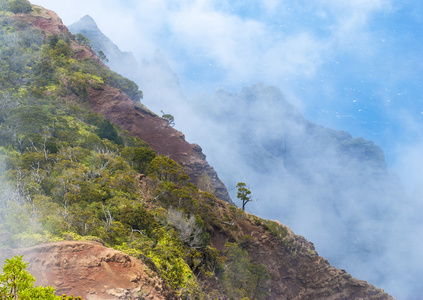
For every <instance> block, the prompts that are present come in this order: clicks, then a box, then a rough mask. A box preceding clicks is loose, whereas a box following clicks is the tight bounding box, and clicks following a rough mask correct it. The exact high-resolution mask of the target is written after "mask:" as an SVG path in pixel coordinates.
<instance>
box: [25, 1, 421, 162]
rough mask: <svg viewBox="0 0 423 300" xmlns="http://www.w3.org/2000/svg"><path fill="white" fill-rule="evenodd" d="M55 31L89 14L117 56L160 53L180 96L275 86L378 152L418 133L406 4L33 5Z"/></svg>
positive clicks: (414, 53) (417, 16) (414, 50)
mask: <svg viewBox="0 0 423 300" xmlns="http://www.w3.org/2000/svg"><path fill="white" fill-rule="evenodd" d="M33 3H37V4H41V5H43V6H45V7H47V8H50V9H53V10H54V11H56V12H57V13H58V14H59V15H60V16H61V17H62V18H63V21H64V23H65V24H71V23H73V22H75V21H77V20H78V19H79V18H81V17H82V16H83V15H85V14H90V15H91V16H92V17H93V18H94V19H95V20H96V22H97V23H98V25H99V27H100V29H101V30H102V31H103V32H104V33H105V34H106V35H107V36H108V37H110V38H111V39H112V40H113V41H114V42H115V43H116V44H117V45H119V47H120V48H121V49H122V50H124V51H132V52H133V53H134V54H135V55H136V58H137V59H138V60H139V61H141V60H143V59H148V60H149V59H151V58H152V57H153V55H154V52H155V50H156V49H160V50H161V51H162V52H163V53H164V55H165V56H166V58H167V59H168V60H169V63H170V66H171V68H172V69H173V70H174V71H175V72H176V73H177V74H178V76H179V77H180V78H181V82H182V85H183V88H184V92H185V93H188V94H194V93H208V94H211V93H212V92H213V91H214V90H215V89H216V88H217V87H219V86H222V87H224V88H226V89H228V90H230V91H233V92H235V91H237V90H239V89H240V88H241V87H243V86H245V85H249V84H254V83H256V82H266V83H268V84H275V85H278V86H280V87H281V88H282V90H283V91H284V92H285V94H286V95H287V97H288V98H289V99H290V100H291V101H292V102H296V103H297V104H298V105H299V107H300V108H301V109H302V110H303V113H304V114H305V115H306V117H307V118H309V119H311V120H313V121H315V122H316V123H320V124H324V125H327V126H331V127H334V128H337V129H341V130H347V131H349V132H351V133H352V134H353V135H355V136H364V137H366V138H368V139H372V140H375V141H376V142H377V143H378V144H380V145H382V146H383V147H384V149H385V151H386V153H387V158H388V162H389V163H390V164H391V165H393V162H394V161H395V150H394V148H393V147H392V146H391V143H390V142H389V141H388V139H391V135H396V138H398V135H403V134H405V131H406V129H404V128H402V126H401V124H400V122H401V121H393V120H392V119H391V115H392V114H395V113H396V111H397V110H398V109H399V108H402V107H406V108H407V109H408V110H410V112H411V113H410V117H411V118H413V119H415V121H416V122H420V123H422V115H421V114H420V113H421V112H422V111H423V106H422V105H420V104H419V103H421V102H422V96H421V95H422V94H423V86H422V85H421V84H420V77H421V74H422V72H423V63H422V61H421V59H420V53H421V52H422V51H423V43H422V42H421V41H422V40H423V38H422V34H423V32H422V30H421V28H422V26H423V25H422V23H423V22H422V17H421V16H422V15H423V8H422V5H421V4H419V3H417V2H415V1H399V0H369V1H361V0H360V1H347V0H344V1H328V0H318V1H305V0H302V1H276V0H267V1H249V2H245V1H229V2H224V3H222V2H221V1H213V0H201V1H200V0H198V1H192V0H191V1H188V0H186V1H178V2H175V1H169V0H154V1H135V0H125V1H124V0H120V1H119V0H101V1H100V0H90V1H84V0H61V1H56V0H34V1H33Z"/></svg>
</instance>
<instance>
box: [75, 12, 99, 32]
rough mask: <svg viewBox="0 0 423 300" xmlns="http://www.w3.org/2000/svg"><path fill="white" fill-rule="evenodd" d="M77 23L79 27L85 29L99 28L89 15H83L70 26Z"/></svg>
mask: <svg viewBox="0 0 423 300" xmlns="http://www.w3.org/2000/svg"><path fill="white" fill-rule="evenodd" d="M75 25H78V27H79V28H84V29H85V30H99V28H98V26H97V23H96V22H95V21H94V19H93V18H92V17H91V16H90V15H85V16H83V17H82V18H81V19H79V21H77V22H75V23H74V24H73V25H72V26H75Z"/></svg>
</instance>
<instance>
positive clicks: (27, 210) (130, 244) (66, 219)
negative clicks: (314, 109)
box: [0, 1, 392, 299]
mask: <svg viewBox="0 0 423 300" xmlns="http://www.w3.org/2000/svg"><path fill="white" fill-rule="evenodd" d="M21 3H29V2H27V1H23V2H22V1H21ZM33 9H34V11H35V9H39V11H35V12H31V13H29V14H25V13H22V14H21V13H19V14H12V15H10V16H5V15H2V16H1V17H2V18H5V21H6V22H5V23H6V24H9V25H10V24H11V26H13V28H14V30H16V31H17V32H19V30H22V26H23V24H25V23H24V22H26V24H27V25H26V27H24V28H26V30H27V31H22V34H21V35H16V36H12V38H15V37H18V38H15V39H14V40H13V41H14V44H12V43H10V44H12V45H13V46H14V47H15V48H11V50H16V51H12V52H13V53H14V55H15V56H16V57H13V59H12V58H11V57H10V56H8V55H7V53H9V52H1V53H0V54H1V55H2V58H3V59H2V60H1V62H2V63H4V62H6V63H12V62H15V61H16V60H15V58H22V60H18V61H19V63H20V64H21V65H23V66H26V67H27V68H25V67H23V68H21V69H20V68H16V65H14V64H12V65H2V67H4V68H9V70H10V72H9V73H7V74H12V75H14V74H15V73H16V74H21V75H25V76H21V77H25V80H16V81H14V82H12V83H10V82H7V81H5V80H2V81H1V84H2V88H4V90H5V91H8V92H9V95H4V94H3V93H2V95H1V96H2V102H1V104H2V111H0V119H1V121H2V123H1V124H2V126H1V127H0V134H1V137H2V138H1V139H0V143H1V144H0V145H1V148H0V158H1V160H0V161H1V162H2V166H1V168H2V169H3V168H4V172H3V173H2V177H1V179H2V182H1V185H0V189H1V191H2V193H1V194H0V200H1V201H0V204H1V210H0V220H1V221H2V223H1V224H0V225H1V228H0V234H1V236H2V237H4V239H2V247H12V248H21V247H25V246H29V245H31V244H40V243H43V242H46V241H51V240H54V239H59V240H60V239H64V238H65V239H70V238H71V239H74V238H75V239H95V240H100V241H101V242H103V243H107V244H108V245H112V246H114V247H116V248H119V249H123V250H125V251H126V252H129V253H131V254H132V255H134V256H138V257H139V258H140V259H142V260H143V261H144V263H145V264H146V265H148V267H149V268H150V269H152V270H155V271H156V272H157V273H158V274H159V275H160V277H162V279H163V280H164V281H165V282H166V285H168V286H169V287H171V288H172V289H174V290H175V293H176V294H177V295H178V297H179V298H191V297H198V298H206V296H207V293H215V295H217V296H216V297H217V298H222V299H227V298H232V299H234V298H235V299H237V298H240V299H241V298H245V297H247V295H252V297H257V298H265V299H293V298H298V297H302V298H304V299H316V297H325V298H326V299H330V298H333V299H337V298H346V299H355V298H363V297H365V298H366V299H392V297H390V296H389V295H387V294H386V293H384V292H382V291H381V290H379V289H377V288H375V287H374V286H371V285H369V284H366V283H364V282H363V281H358V280H356V279H353V278H352V277H351V276H350V275H348V274H347V273H346V272H345V271H342V270H337V269H335V268H333V267H331V266H330V265H329V263H328V262H327V261H326V260H324V259H322V258H321V257H319V256H318V254H317V252H316V251H315V250H314V247H313V244H311V243H310V242H307V241H306V240H305V239H304V238H302V237H301V236H297V235H294V234H293V232H292V231H291V230H290V229H289V228H287V227H286V226H284V225H281V224H278V223H276V222H272V221H268V220H263V219H260V218H258V217H256V216H253V215H250V214H247V213H245V212H243V211H241V210H240V209H238V208H236V207H235V206H230V205H229V204H228V203H227V202H224V201H221V200H219V199H217V198H216V197H215V196H214V195H212V194H211V193H208V192H207V188H212V187H213V186H210V184H207V183H210V181H211V182H213V181H212V180H213V178H205V179H204V178H199V179H203V180H205V183H206V184H204V183H202V182H200V184H199V187H200V188H198V187H196V186H194V185H192V184H191V183H189V182H187V181H188V176H187V174H185V173H184V169H185V170H188V171H189V167H190V166H191V167H192V168H193V171H191V172H187V173H190V174H193V175H194V178H195V175H196V173H195V170H196V168H198V170H200V171H204V169H205V168H206V167H205V165H204V164H202V161H204V155H202V152H201V151H200V150H201V148H199V146H195V145H189V144H188V143H186V142H185V141H184V140H183V136H182V134H181V133H180V132H178V131H176V130H174V129H173V128H171V127H170V126H169V124H168V123H166V120H163V119H161V118H160V117H157V116H156V115H154V114H153V113H151V112H150V111H148V110H147V109H146V108H145V107H143V106H142V105H141V104H140V103H139V102H138V100H139V98H140V96H141V93H140V91H139V90H138V89H137V86H136V85H135V84H134V83H133V82H130V81H128V80H127V79H125V78H122V77H120V76H119V75H118V74H115V73H113V72H111V71H110V70H108V69H106V68H105V67H104V65H103V64H102V63H101V62H100V60H99V59H98V58H97V57H96V55H95V53H93V51H92V50H91V49H89V48H87V47H86V46H84V45H81V44H78V43H77V41H76V40H75V39H74V38H73V37H72V36H71V35H70V34H69V33H68V32H67V31H66V30H65V29H63V31H60V29H61V28H63V27H62V25H63V24H62V23H61V21H60V19H59V18H58V17H57V16H56V17H55V16H54V13H53V12H48V11H43V10H42V9H41V8H37V7H33ZM31 14H32V15H31ZM42 16H50V17H49V18H45V17H42ZM40 18H41V19H43V20H41V21H40V20H39V19H40ZM13 20H15V21H16V20H20V21H21V22H20V23H17V24H18V25H19V26H17V25H16V24H15V23H13V22H14V21H13ZM5 23H2V24H3V25H4V24H5ZM40 24H41V25H40ZM33 28H39V29H41V31H40V32H38V31H33ZM44 29H46V30H47V31H44ZM1 34H2V36H1V37H2V39H1V40H0V41H1V42H2V47H5V48H7V47H6V46H8V47H10V45H6V44H4V43H3V41H10V40H7V38H8V37H9V33H8V32H6V31H2V32H1ZM28 39H29V41H30V43H27V41H28ZM31 39H32V40H31ZM35 41H36V42H37V43H35ZM5 45H6V46H5ZM25 51H26V52H28V53H30V54H32V55H33V57H34V58H33V59H32V57H31V56H22V53H25ZM31 51H32V52H31ZM37 51H38V52H37ZM39 54H40V55H39ZM18 55H19V56H18ZM37 57H38V59H37ZM25 72H26V73H25ZM8 84H14V85H13V86H12V87H10V88H9V85H8ZM2 92H3V91H2ZM90 109H93V110H94V112H97V113H98V112H99V113H102V114H104V115H105V117H108V118H109V119H110V120H111V121H114V122H116V123H118V124H119V123H120V124H122V125H123V126H122V127H123V128H125V127H126V129H129V130H132V131H134V132H135V133H136V131H137V130H144V129H147V130H151V132H153V133H152V134H151V135H150V136H149V135H148V134H147V135H146V134H143V133H142V134H140V136H142V137H143V138H146V139H147V140H148V139H149V138H150V139H151V140H150V143H151V144H152V145H154V141H155V139H157V140H162V141H161V142H160V143H161V144H160V145H161V146H163V147H164V148H163V149H165V150H163V152H167V151H168V152H171V151H174V152H173V153H175V155H180V160H181V162H182V163H181V165H182V166H183V167H185V168H182V167H181V166H180V165H178V164H177V163H176V162H175V161H173V160H172V159H171V158H170V157H169V156H171V155H169V156H167V155H166V154H169V153H158V154H159V155H157V154H156V153H154V151H152V149H150V148H149V147H147V145H146V143H145V142H143V141H141V140H140V139H136V138H135V137H133V136H131V135H130V134H129V132H127V131H124V130H123V129H122V128H121V127H118V126H114V125H113V124H111V123H110V121H109V119H107V118H106V119H103V118H102V116H101V115H99V114H96V113H94V112H92V111H91V110H90ZM134 119H138V120H139V122H138V123H137V122H135V121H134ZM131 126H132V127H131ZM148 126H150V127H148ZM160 134H162V136H160ZM169 140H176V142H171V141H169ZM178 145H179V146H180V147H181V148H180V149H174V148H177V146H178ZM158 147H159V146H157V147H156V148H158ZM166 150H167V151H166ZM160 154H161V155H160ZM163 154H164V155H163ZM175 158H176V159H178V157H175ZM184 159H186V160H185V161H186V163H185V165H184ZM145 164H147V165H148V168H147V169H146V170H147V174H143V173H141V172H142V171H143V170H144V169H145V168H146V167H145ZM135 167H136V169H135ZM206 171H207V170H206ZM204 186H205V187H206V188H204ZM225 190H226V189H225ZM16 216H19V217H18V218H16ZM187 233H188V234H187ZM102 239H103V240H102ZM5 242H9V243H10V244H8V245H5V244H4V243H5ZM58 244H59V245H63V246H64V248H66V245H69V243H68V242H63V241H62V242H59V243H58ZM43 247H47V248H48V246H41V248H43ZM18 252H19V251H18ZM20 253H22V252H20ZM46 253H47V255H48V252H46ZM269 253H270V254H271V255H269ZM57 255H58V256H59V257H60V256H61V255H64V253H62V252H59V253H58V254H57ZM33 263H37V261H36V260H35V261H33ZM47 271H48V270H45V272H47ZM228 278H229V279H228ZM98 279H99V278H98ZM48 283H49V284H50V282H48ZM65 283H66V282H54V283H53V284H54V285H55V286H57V287H60V286H61V285H63V284H65ZM81 284H83V282H82V283H81ZM202 289H204V291H203V290H202ZM91 292H92V291H91ZM119 297H121V296H116V297H114V298H119ZM140 297H142V296H138V298H140Z"/></svg>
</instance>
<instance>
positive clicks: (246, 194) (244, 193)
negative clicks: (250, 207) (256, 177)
mask: <svg viewBox="0 0 423 300" xmlns="http://www.w3.org/2000/svg"><path fill="white" fill-rule="evenodd" d="M236 187H237V188H238V193H237V194H236V197H237V198H238V199H240V200H241V201H242V210H244V211H245V205H246V204H247V203H248V202H251V201H253V199H252V198H251V191H250V189H249V188H248V187H247V185H246V184H245V183H244V182H238V184H237V185H236Z"/></svg>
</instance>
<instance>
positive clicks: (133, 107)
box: [88, 86, 232, 203]
mask: <svg viewBox="0 0 423 300" xmlns="http://www.w3.org/2000/svg"><path fill="white" fill-rule="evenodd" d="M88 94H89V97H88V101H89V103H90V105H91V107H92V109H93V110H94V111H96V112H98V113H101V114H102V115H103V116H105V117H107V118H109V119H110V121H112V122H113V123H115V124H118V125H120V126H122V128H124V129H126V130H128V131H129V132H131V133H132V134H133V135H135V136H138V137H139V138H140V139H142V140H144V141H146V142H147V143H148V144H149V145H150V146H151V148H153V149H154V150H155V151H157V153H158V154H164V155H167V156H169V157H170V158H172V159H174V160H175V161H177V162H178V163H179V164H181V165H182V166H183V167H184V168H185V170H186V172H187V174H188V175H189V176H190V177H191V180H192V181H193V182H194V183H195V184H197V185H198V187H199V188H200V189H202V190H205V191H207V192H211V193H213V194H214V195H216V196H217V197H218V198H220V199H222V200H224V201H227V202H229V203H232V201H231V199H230V197H229V194H228V192H227V190H226V187H225V185H224V184H223V183H222V182H221V181H220V179H219V178H218V176H217V174H216V172H215V171H214V169H213V168H212V167H211V166H210V165H209V164H208V163H207V161H206V159H205V158H206V156H205V155H204V154H203V152H202V150H201V147H200V146H198V145H196V144H190V143H188V142H187V141H186V140H185V137H184V135H183V134H182V133H181V132H180V131H177V130H176V129H174V128H173V127H171V126H170V125H169V123H168V122H167V121H166V120H164V119H162V118H160V117H159V116H157V115H156V114H154V113H152V112H151V111H149V110H148V109H146V108H145V107H144V106H143V105H142V104H140V103H134V102H133V101H132V100H131V99H129V97H128V96H126V95H125V94H124V93H122V92H120V91H119V90H117V89H115V88H112V87H109V86H104V89H101V90H99V89H93V88H90V89H89V90H88Z"/></svg>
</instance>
